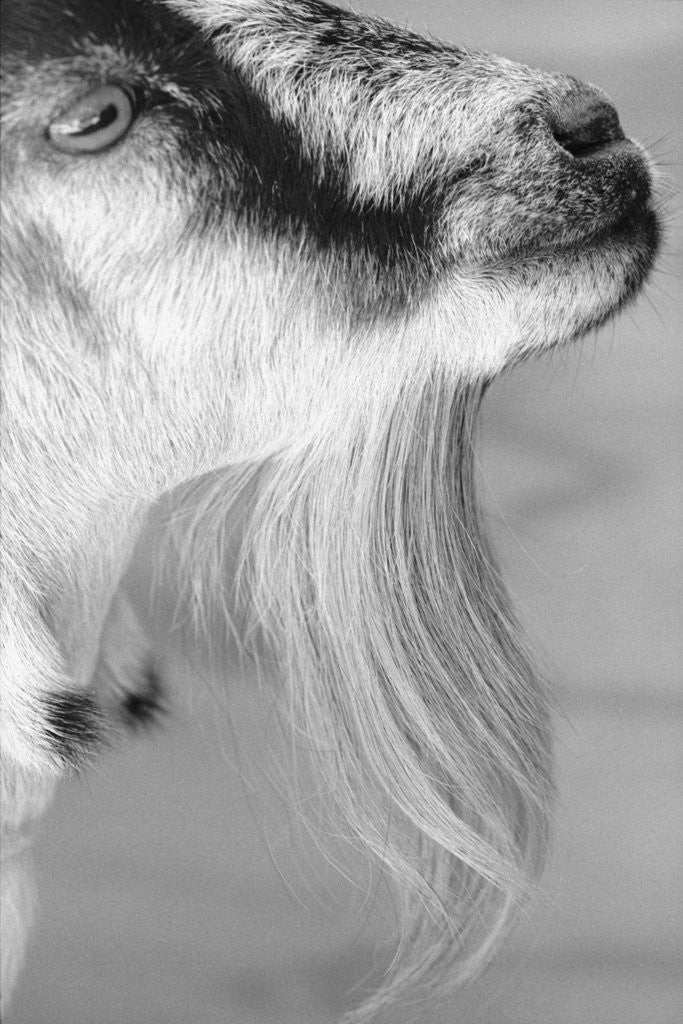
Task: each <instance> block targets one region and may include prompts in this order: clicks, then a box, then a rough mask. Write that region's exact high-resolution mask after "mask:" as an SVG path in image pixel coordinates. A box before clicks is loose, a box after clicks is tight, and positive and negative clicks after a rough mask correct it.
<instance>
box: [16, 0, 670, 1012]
mask: <svg viewBox="0 0 683 1024" xmlns="http://www.w3.org/2000/svg"><path fill="white" fill-rule="evenodd" d="M3 18H4V19H5V22H6V23H5V26H4V37H5V41H6V43H5V47H6V53H5V52H4V54H3V76H4V85H3V89H4V92H3V96H4V107H3V145H4V150H3V167H4V168H5V175H4V177H5V182H4V185H5V187H4V189H3V196H2V201H3V207H2V210H3V257H4V259H3V266H2V283H3V294H4V301H3V308H2V316H3V348H4V351H3V372H4V378H5V417H4V420H3V437H2V442H3V452H2V457H3V492H4V494H3V510H2V511H3V533H4V540H3V545H4V546H3V568H2V572H3V589H4V598H5V600H4V609H3V618H2V642H3V700H2V722H1V725H2V741H3V759H4V776H3V779H4V781H3V813H4V817H5V828H6V837H7V841H6V843H3V856H5V855H7V856H8V857H9V858H10V861H11V864H12V870H11V871H9V872H8V873H7V875H6V876H5V875H4V874H3V900H4V904H5V908H4V910H3V944H2V946H3V965H4V966H3V970H4V971H5V972H6V978H5V983H4V985H3V989H4V993H5V997H6V996H7V993H8V991H9V988H10V987H11V983H12V978H13V977H14V976H15V975H16V972H17V969H18V964H19V962H20V960H21V955H22V950H23V946H24V942H25V935H26V934H27V930H28V923H29V919H30V897H29V895H28V885H27V882H26V876H25V874H24V870H25V867H24V863H23V862H22V859H21V857H20V856H19V852H18V848H19V847H21V846H22V844H23V838H21V837H23V836H24V835H25V834H26V832H27V831H28V830H29V829H30V824H31V822H32V820H33V819H34V818H35V817H36V816H37V815H38V814H39V813H40V812H41V810H42V808H43V807H44V805H45V803H46V802H47V801H48V800H49V797H50V794H51V792H52V790H53V788H54V782H55V780H56V779H57V778H58V777H59V776H60V775H61V774H63V773H64V771H65V770H66V769H68V768H73V767H75V768H78V769H81V768H83V767H84V766H85V765H87V764H88V762H89V760H90V759H91V758H92V756H93V754H94V753H95V752H96V751H97V749H98V747H99V746H100V745H101V743H102V741H103V740H105V739H108V738H110V737H111V736H113V735H114V734H115V733H116V732H117V730H119V729H121V728H123V727H124V726H125V725H130V724H135V723H136V722H139V721H142V720H144V719H146V718H148V717H152V716H153V715H154V714H155V711H156V710H157V708H158V706H159V705H160V704H161V703H162V702H163V683H162V681H160V680H159V678H158V676H157V672H156V668H155V662H154V652H153V651H152V650H151V649H150V645H149V643H148V641H147V640H146V638H145V636H144V633H143V631H142V630H141V629H140V627H139V625H138V624H137V622H136V621H135V617H134V615H133V613H132V611H131V609H130V607H129V606H128V604H127V602H126V600H125V597H124V596H123V594H122V592H121V590H120V581H121V578H122V575H123V573H124V571H125V569H126V565H127V563H128V561H129V559H130V557H131V552H132V550H133V547H134V544H135V540H136V537H137V536H138V534H139V531H140V529H141V524H142V522H143V520H144V517H145V515H146V514H147V512H148V510H149V509H150V508H151V507H152V506H153V504H154V503H155V502H156V501H157V500H158V499H159V498H160V497H161V496H162V495H164V494H167V493H168V492H170V491H172V490H174V489H176V488H185V493H184V499H183V500H184V505H183V514H182V515H177V516H176V517H175V520H174V525H173V527H172V533H173V536H172V538H171V539H172V541H173V545H172V546H173V550H176V551H177V552H178V553H179V558H178V566H177V574H178V577H179V579H180V581H181V584H182V585H184V586H185V587H186V588H188V590H189V595H190V601H191V603H193V604H194V605H195V607H196V608H197V609H198V610H199V612H200V614H203V613H204V612H206V609H208V608H209V607H210V606H211V602H212V601H214V600H216V599H218V600H219V601H223V600H225V602H226V604H227V606H228V608H227V609H226V611H228V610H229V611H231V613H232V614H233V615H234V617H235V621H236V622H237V621H239V622H240V624H241V625H240V634H241V641H242V643H243V645H244V647H245V648H247V649H249V650H250V651H251V652H252V653H253V654H254V656H256V657H258V656H260V655H263V654H264V653H265V654H266V655H267V659H268V662H269V664H272V663H273V662H275V663H276V664H277V665H278V666H279V679H278V686H279V687H280V703H281V705H282V708H283V715H284V716H285V718H286V719H287V721H288V722H289V723H290V725H291V727H292V728H293V729H295V730H296V731H297V734H298V735H300V736H303V737H304V738H305V741H306V743H307V745H308V747H309V748H310V750H311V753H312V756H313V758H314V759H315V763H316V766H317V771H318V774H319V776H320V779H321V780H322V783H323V786H324V790H325V793H326V794H327V797H328V802H329V804H330V806H332V807H333V808H334V809H335V810H336V813H337V815H338V817H339V819H340V820H341V821H342V822H343V823H345V828H346V830H347V831H348V832H349V833H350V835H351V836H353V837H354V839H355V840H357V841H358V842H359V843H360V844H362V846H363V847H364V848H366V849H367V850H369V851H370V852H371V853H372V854H373V855H374V856H375V857H376V858H377V859H378V860H379V861H380V862H381V863H382V864H383V865H384V866H385V867H386V868H387V870H388V871H389V873H390V874H391V876H392V878H393V880H394V882H395V885H396V890H397V893H398V894H399V896H400V900H399V902H400V905H401V906H402V909H403V915H404V933H405V936H406V940H405V942H404V943H403V946H402V958H398V959H397V961H396V963H395V965H394V970H393V973H392V974H391V976H390V977H389V978H388V979H387V981H386V984H385V985H384V987H383V988H382V989H381V990H380V991H378V992H377V993H376V995H375V996H374V997H373V998H372V999H370V1000H369V1001H368V1002H367V1003H366V1004H364V1006H363V1007H361V1008H359V1009H358V1010H357V1011H355V1012H354V1014H353V1019H354V1020H355V1021H357V1022H360V1021H362V1020H369V1019H370V1018H371V1017H372V1016H373V1015H374V1014H375V1013H376V1012H377V1011H378V1010H379V1009H380V1008H381V1007H382V1006H383V1005H385V1004H386V1003H387V1002H389V1001H390V1000H392V999H395V998H398V996H399V995H400V993H402V992H403V991H405V990H406V989H407V988H408V987H409V986H411V985H416V984H418V983H423V984H425V985H428V984H433V985H435V986H436V987H439V986H445V985H447V984H450V983H458V982H461V981H463V980H464V979H466V978H469V977H471V976H472V975H473V974H474V973H475V972H476V971H478V970H479V969H481V967H482V966H483V965H484V964H485V963H486V962H487V961H488V960H489V959H490V956H491V955H492V952H493V950H494V949H495V948H496V946H497V944H498V942H499V941H500V940H501V938H502V937H503V936H504V935H505V934H506V933H507V932H508V931H509V929H510V927H511V926H512V923H513V921H514V919H515V916H516V914H517V912H518V910H519V907H520V905H522V904H523V903H524V901H525V900H527V899H528V897H529V896H530V895H531V893H532V892H533V889H534V885H535V883H536V880H537V878H538V875H539V872H540V870H541V868H542V865H543V862H544V857H545V850H546V845H547V821H548V817H549V808H550V804H551V801H552V790H553V786H552V778H551V776H552V771H551V737H550V729H549V725H548V715H547V710H546V700H545V696H544V687H543V684H542V682H541V681H540V680H539V679H538V678H537V677H536V674H535V672H534V670H533V668H532V665H531V661H530V658H529V656H528V654H527V651H526V648H525V644H524V641H523V639H522V638H521V636H520V633H519V630H518V629H517V627H516V625H515V622H514V619H513V617H512V615H511V613H510V610H509V607H508V601H507V598H506V594H505V591H504V588H503V585H502V583H501V581H500V578H499V575H498V572H497V569H496V567H495V562H494V560H493V557H492V555H491V553H490V551H489V548H488V545H487V543H486V539H485V537H484V536H483V532H482V526H481V516H480V514H479V512H478V510H477V504H476V498H475V494H474V482H473V465H472V459H473V455H472V452H473V435H474V423H475V419H476V414H477V409H478V407H479V404H480V402H481V398H482V395H483V393H484V391H485V389H486V387H487V385H488V383H489V382H490V380H491V379H492V378H493V377H494V376H495V375H496V374H497V373H498V372H499V371H500V370H501V369H502V368H504V367H505V366H509V365H510V364H512V363H514V362H515V361H518V360H520V359H523V358H526V357H528V356H530V355H533V354H536V353H540V352H542V351H544V350H546V349H548V348H550V347H552V346H555V345H559V344H564V343H567V342H569V341H571V340H573V339H574V338H577V337H579V336H581V335H582V334H584V333H585V332H586V331H588V330H590V329H592V328H594V327H596V326H599V325H600V324H601V323H603V322H604V321H605V320H607V319H608V318H609V317H610V316H612V315H613V314H614V313H615V312H616V311H617V310H618V309H619V308H621V307H622V306H623V305H624V304H625V303H626V302H628V301H630V300H631V298H633V297H634V296H635V295H636V294H637V292H638V291H639V289H640V287H641V285H642V284H643V282H644V280H645V279H646V277H647V274H648V272H649V269H650V267H651V265H652V262H653V260H654V257H655V254H656V250H657V246H658V239H659V222H658V216H657V212H656V210H655V207H654V200H653V197H652V189H651V178H652V174H651V168H650V164H649V161H648V158H647V156H646V155H645V153H644V152H643V151H642V149H641V148H640V147H639V146H638V145H637V144H636V143H633V142H631V141H629V140H628V139H626V138H625V136H624V134H623V131H622V130H621V127H620V125H619V121H618V118H617V115H616V112H615V111H614V108H613V107H612V106H611V104H610V103H609V101H608V100H607V98H606V97H605V96H604V94H602V93H601V92H600V91H599V90H597V89H595V88H594V87H592V86H588V85H584V84H582V83H580V82H578V81H577V80H576V79H573V78H571V77H569V76H564V75H559V74H550V73H547V72H542V71H533V70H531V69H529V68H526V67H523V66H521V65H517V64H513V63H511V62H509V61H505V60H502V59H499V58H495V57H492V56H489V55H485V54H479V53H475V52H471V51H461V50H457V49H456V48H454V47H450V46H447V45H445V44H441V43H438V42H435V41H428V40H425V39H422V38H420V37H418V36H415V35H412V34H411V33H409V32H405V31H400V30H396V29H393V28H392V27H390V26H387V24H386V23H384V22H381V21H378V20H373V19H369V18H361V17H358V16H357V15H354V14H350V13H346V12H342V11H338V10H336V9H334V8H332V7H329V6H327V5H326V4H324V3H322V2H320V0H289V2H288V3H287V4H282V3H277V2H275V0H272V2H267V0H158V2H153V0H72V2H70V4H69V9H68V10H67V9H66V8H63V7H62V5H59V4H54V3H52V2H50V0H21V2H20V0H7V3H6V5H5V7H4V8H3ZM425 111H427V112H428V116H426V115H425ZM238 506H239V507H240V508H241V509H242V513H241V514H242V519H243V522H242V531H241V537H240V540H239V544H238V548H239V550H238V552H237V556H236V568H235V572H234V578H232V579H231V580H230V581H229V582H228V583H227V584H226V582H225V580H224V579H223V578H222V576H221V567H222V566H224V564H225V559H224V550H225V546H226V525H225V524H226V518H227V516H228V515H229V513H230V511H231V510H233V512H234V510H235V509H236V508H237V507H238ZM225 595H227V596H225ZM207 614H208V613H207ZM256 636H258V638H259V639H258V643H256V642H255V641H254V637H256ZM14 847H17V850H14ZM5 879H6V885H5ZM349 1019H351V1018H349Z"/></svg>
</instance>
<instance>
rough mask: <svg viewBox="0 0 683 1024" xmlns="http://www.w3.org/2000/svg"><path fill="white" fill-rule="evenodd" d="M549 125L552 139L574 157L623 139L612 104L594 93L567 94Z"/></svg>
mask: <svg viewBox="0 0 683 1024" xmlns="http://www.w3.org/2000/svg"><path fill="white" fill-rule="evenodd" d="M552 128H553V136H554V138H555V141H556V142H557V143H558V144H559V145H560V146H562V148H563V149H565V150H566V151H567V152H568V153H571V155H572V156H574V157H585V156H588V155H590V154H591V153H594V152H596V151H597V150H599V149H602V147H603V146H606V145H608V144H609V143H610V142H618V141H620V140H621V139H624V138H626V136H625V135H624V133H623V131H622V128H621V125H620V124H619V116H618V114H617V112H616V110H615V109H614V107H613V106H612V104H611V103H609V102H608V101H607V100H606V99H605V98H604V97H603V96H600V95H596V93H595V92H583V93H580V94H578V95H577V94H574V95H572V96H568V97H566V98H565V100H564V102H563V104H562V107H561V108H560V109H559V110H557V111H556V115H555V119H554V123H553V125H552Z"/></svg>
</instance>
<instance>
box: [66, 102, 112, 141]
mask: <svg viewBox="0 0 683 1024" xmlns="http://www.w3.org/2000/svg"><path fill="white" fill-rule="evenodd" d="M118 116H119V110H118V107H116V106H115V105H114V104H113V103H108V104H107V106H106V107H103V108H102V110H100V111H99V112H98V113H97V114H93V115H92V117H90V118H89V120H83V121H79V122H76V123H75V124H74V125H73V127H72V126H71V125H65V126H64V128H63V129H62V130H63V131H64V133H65V134H68V135H91V134H92V133H93V132H98V131H101V130H102V129H103V128H108V127H109V125H110V124H113V123H114V121H115V120H116V118H117V117H118Z"/></svg>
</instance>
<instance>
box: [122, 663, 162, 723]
mask: <svg viewBox="0 0 683 1024" xmlns="http://www.w3.org/2000/svg"><path fill="white" fill-rule="evenodd" d="M166 708H167V704H166V699H165V693H164V685H163V683H162V682H161V679H160V678H159V675H158V673H157V671H156V670H155V669H154V667H153V666H151V665H150V666H148V667H147V668H146V670H145V672H144V675H143V677H142V679H141V680H140V685H139V688H138V689H136V690H134V691H133V690H131V691H130V693H127V694H126V695H125V697H124V698H123V700H122V701H121V717H122V719H123V721H124V723H125V725H127V726H128V727H129V728H130V729H140V728H143V729H144V728H147V727H148V726H150V725H154V724H155V723H156V722H157V721H158V720H159V718H160V717H161V715H163V714H164V713H165V712H166Z"/></svg>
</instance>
